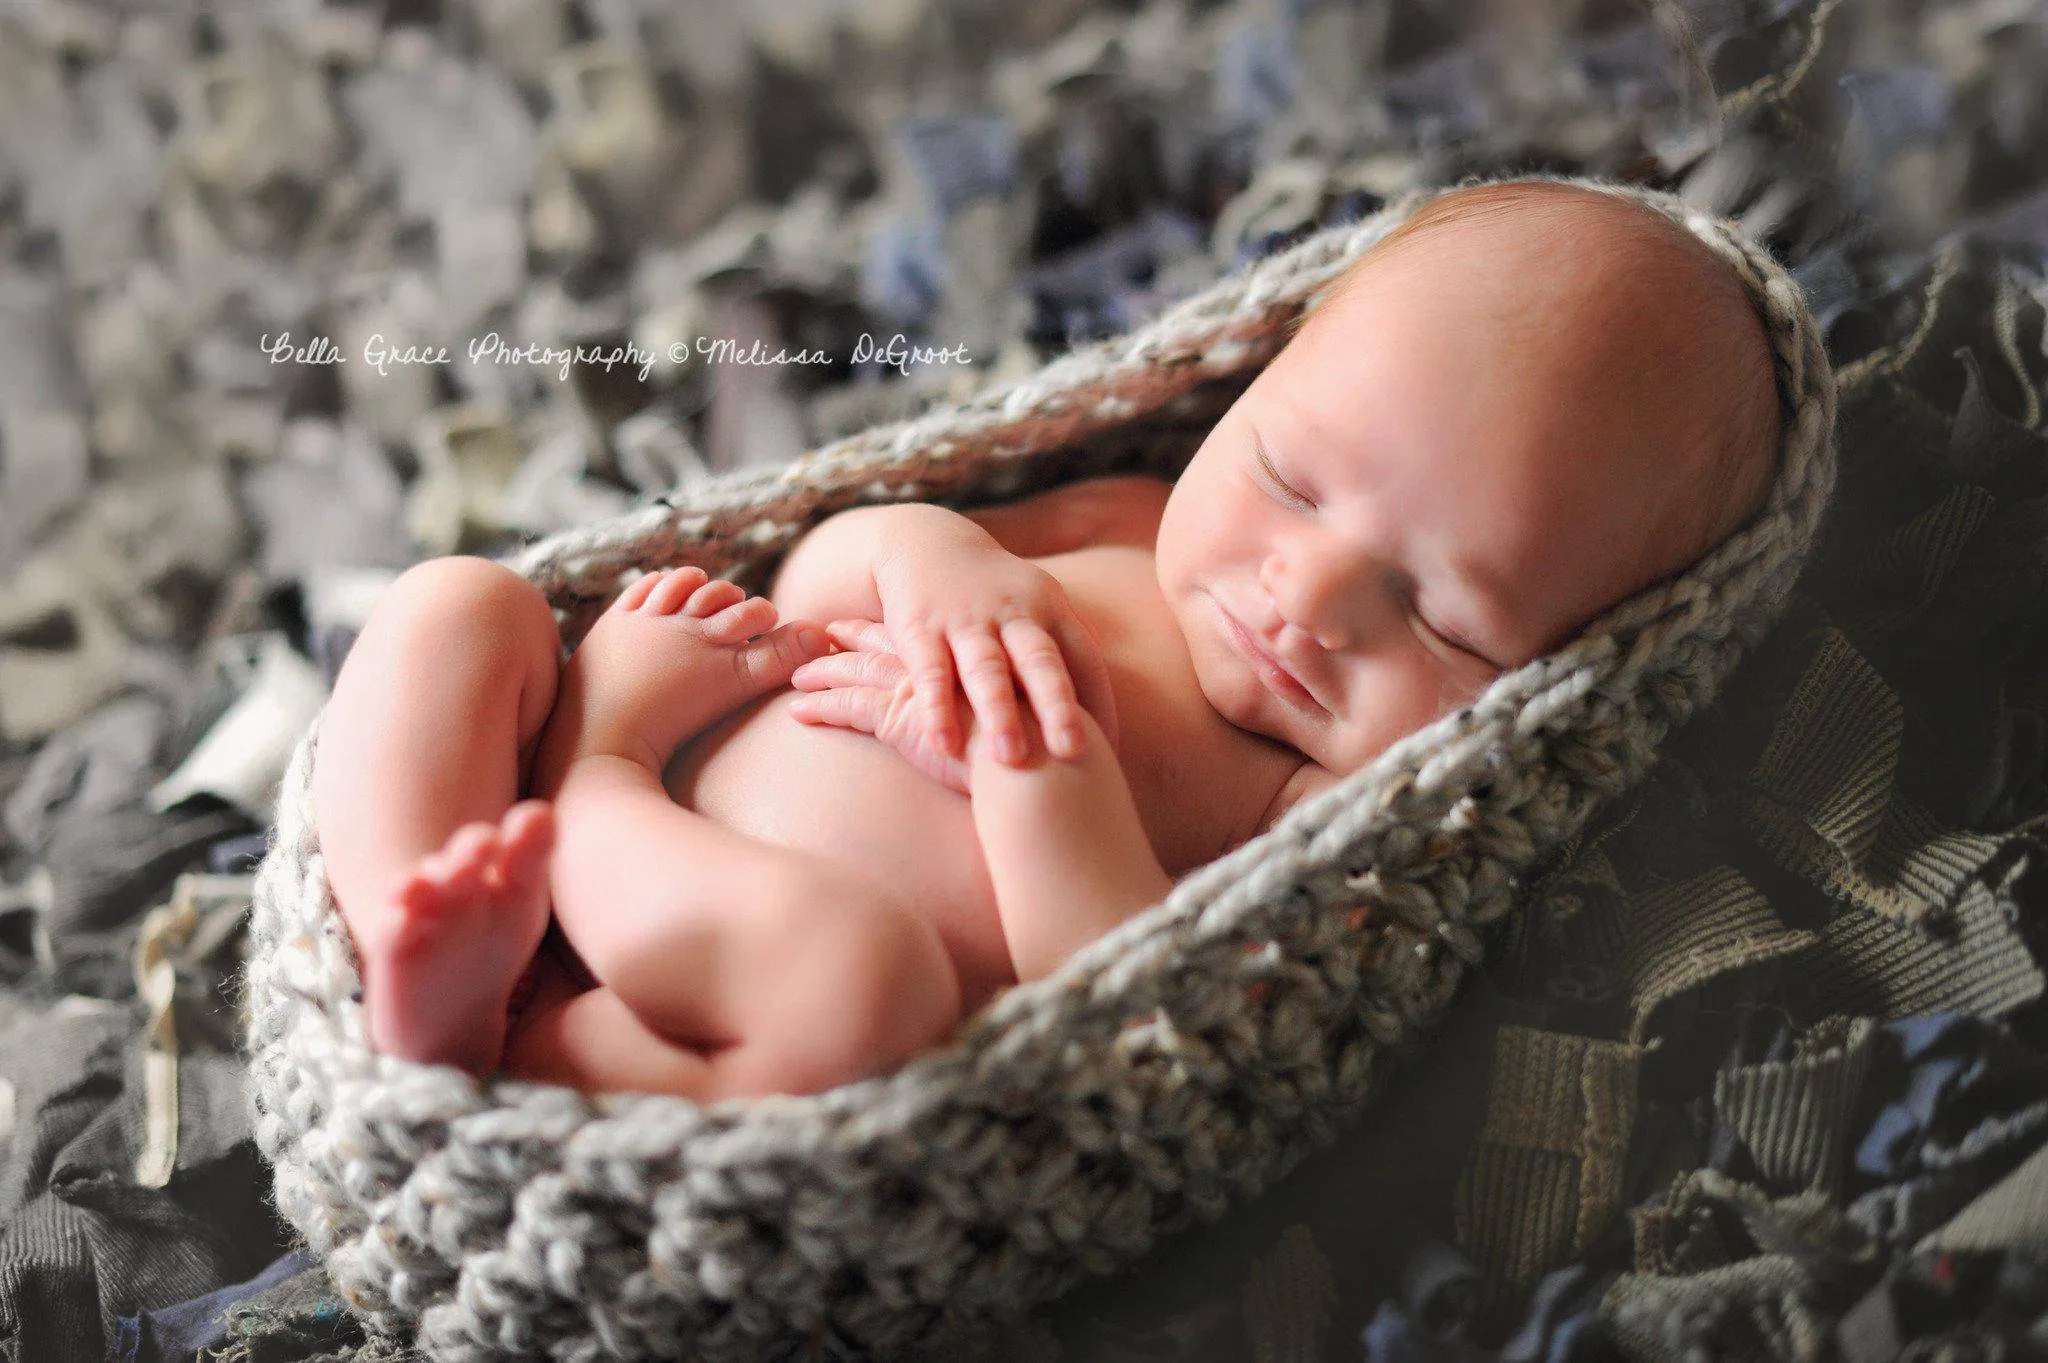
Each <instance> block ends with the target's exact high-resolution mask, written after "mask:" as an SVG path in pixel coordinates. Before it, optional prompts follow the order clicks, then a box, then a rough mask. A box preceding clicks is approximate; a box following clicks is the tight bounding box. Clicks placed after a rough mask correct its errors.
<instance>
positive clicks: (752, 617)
mask: <svg viewBox="0 0 2048 1363" xmlns="http://www.w3.org/2000/svg"><path fill="white" fill-rule="evenodd" d="M774 628H775V603H774V602H772V601H770V600H769V599H768V598H767V597H765V596H750V597H748V598H747V599H746V600H744V601H741V602H738V603H737V604H735V605H731V606H727V607H726V608H725V609H723V610H721V611H719V612H718V614H716V615H714V616H712V617H711V618H710V619H708V620H706V621H705V622H704V637H705V638H706V639H709V640H710V641H711V642H712V643H714V644H737V643H740V642H742V641H744V640H747V639H751V638H753V637H754V636H755V635H756V634H766V633H767V632H768V631H769V630H771V629H774Z"/></svg>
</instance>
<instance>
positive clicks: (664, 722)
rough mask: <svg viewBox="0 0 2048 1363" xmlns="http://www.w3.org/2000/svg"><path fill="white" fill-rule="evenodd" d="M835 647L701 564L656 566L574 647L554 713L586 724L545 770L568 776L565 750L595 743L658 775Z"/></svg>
mask: <svg viewBox="0 0 2048 1363" xmlns="http://www.w3.org/2000/svg"><path fill="white" fill-rule="evenodd" d="M830 647H831V641H830V640H829V639H828V638H826V636H825V632H824V631H823V630H822V629H819V628H818V627H817V626H815V625H811V624H806V623H803V622H791V623H789V624H784V625H780V626H778V625H776V623H775V606H774V603H772V602H770V601H769V600H768V599H767V598H766V597H762V596H748V595H747V594H746V592H745V591H744V590H743V589H741V588H740V587H739V586H737V585H736V584H734V583H731V582H727V581H724V580H722V579H720V580H713V579H711V578H710V577H709V576H708V575H707V574H706V573H705V571H704V570H703V569H702V568H697V567H688V568H670V569H667V570H665V571H662V572H655V573H649V574H648V575H647V576H646V577H643V578H641V579H640V580H639V581H637V582H635V583H634V584H633V585H632V586H630V587H628V588H626V590H625V592H624V593H623V594H622V595H621V596H620V597H619V599H618V600H617V601H615V602H613V603H612V606H611V608H610V609H609V610H607V611H606V612H605V613H604V614H603V615H602V616H600V617H598V620H597V623H596V624H594V625H592V626H591V627H590V633H589V634H587V635H586V636H584V639H583V642H582V644H581V645H579V646H578V647H577V649H576V651H575V652H574V653H573V654H571V655H570V657H569V664H568V666H567V668H565V669H564V671H563V681H562V695H561V698H560V699H558V700H557V701H556V705H555V713H556V716H557V717H558V718H559V717H566V716H574V717H575V718H574V719H573V720H569V721H568V722H570V723H573V724H575V725H576V727H577V732H576V734H575V735H574V737H573V739H571V740H570V746H572V747H573V751H572V752H568V753H562V752H560V751H555V752H549V753H547V755H546V756H547V758H548V759H552V760H544V763H543V766H544V768H546V769H547V770H546V776H548V777H553V778H558V777H559V775H560V774H561V771H563V770H565V769H566V764H565V763H564V762H563V761H562V759H563V758H565V757H566V758H567V759H568V760H571V761H573V760H574V758H576V757H580V756H584V755H586V754H589V753H594V752H609V753H615V754H617V755H619V756H622V757H628V758H631V759H633V760H635V761H638V762H642V763H644V764H646V765H648V766H649V767H650V769H652V770H653V771H655V773H656V774H657V775H658V774H659V772H660V768H661V766H662V765H663V764H664V763H666V762H667V760H668V758H669V756H670V755H671V754H672V753H674V751H675V750H676V748H677V747H678V746H679V745H680V744H681V743H682V742H683V740H685V739H687V738H689V737H690V736H692V735H693V734H695V733H697V732H698V731H700V730H702V729H704V728H705V727H707V726H708V725H710V724H711V723H712V722H713V721H715V720H717V719H720V718H722V717H723V716H725V715H726V714H729V713H730V712H731V711H733V710H734V709H736V708H738V707H739V706H741V705H744V704H745V703H746V702H748V701H750V700H752V699H754V698H755V697H756V696H760V695H764V694H766V693H767V692H769V691H774V690H778V689H780V688H781V687H783V686H786V685H788V683H789V674H790V673H792V672H794V671H795V670H796V669H797V668H798V667H800V666H801V665H803V664H804V663H806V662H808V661H810V660H811V659H812V658H815V657H817V656H819V655H820V654H823V653H825V652H827V651H828V650H829V649H830ZM551 727H553V726H552V725H551ZM548 746H549V747H552V748H555V749H560V748H561V747H562V746H564V745H563V744H562V743H561V742H560V741H559V740H558V741H557V742H555V743H553V744H549V745H548ZM544 751H545V750H544ZM541 778H542V773H540V772H537V773H536V780H537V788H538V789H539V790H540V791H541V792H542V793H547V792H548V791H549V790H551V789H552V787H551V786H549V785H547V784H546V783H545V781H544V780H542V779H541Z"/></svg>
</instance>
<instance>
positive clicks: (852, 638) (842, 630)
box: [825, 615, 896, 653]
mask: <svg viewBox="0 0 2048 1363" xmlns="http://www.w3.org/2000/svg"><path fill="white" fill-rule="evenodd" d="M825 634H826V637H828V638H830V639H831V640H832V642H833V643H835V644H837V645H839V646H840V647H841V648H869V649H876V650H879V651H880V652H883V653H894V652H895V651H896V641H895V640H894V639H893V638H891V637H890V635H889V631H888V630H887V629H886V628H885V627H884V626H883V624H882V622H881V621H880V620H869V619H866V618H865V617H862V616H858V615H854V616H848V617H847V618H846V619H843V620H828V621H826V622H825Z"/></svg>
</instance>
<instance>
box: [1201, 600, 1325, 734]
mask: <svg viewBox="0 0 2048 1363" xmlns="http://www.w3.org/2000/svg"><path fill="white" fill-rule="evenodd" d="M1217 610H1218V611H1219V612H1221V614H1222V616H1223V623H1224V630H1225V633H1226V634H1227V635H1228V637H1229V639H1230V644H1231V647H1232V648H1234V649H1235V650H1236V651H1237V653H1238V656H1239V657H1241V658H1243V659H1244V660H1245V661H1246V662H1247V663H1249V664H1251V666H1252V669H1253V670H1254V671H1256V672H1257V673H1258V674H1259V677H1260V679H1261V680H1263V681H1264V682H1265V683H1266V688H1267V689H1268V690H1270V691H1271V692H1273V694H1274V695H1276V696H1279V697H1280V699H1282V700H1284V701H1286V702H1287V703H1288V704H1290V705H1292V706H1294V707H1295V708H1296V709H1298V710H1302V711H1305V712H1308V713H1311V714H1317V715H1328V714H1329V711H1328V710H1327V709H1325V708H1324V706H1323V704H1322V702H1320V701H1318V700H1317V699H1316V697H1315V693H1314V692H1312V691H1310V690H1309V689H1308V687H1307V685H1305V684H1304V683H1303V682H1302V680H1301V678H1299V677H1297V676H1295V675H1294V674H1293V673H1292V672H1290V671H1288V670H1287V667H1286V666H1285V665H1284V664H1283V663H1282V662H1281V661H1280V660H1279V659H1278V658H1275V657H1274V656H1273V655H1272V654H1271V653H1269V652H1267V651H1266V648H1265V646H1264V645H1263V644H1261V643H1260V642H1259V641H1258V639H1257V637H1256V636H1254V635H1253V634H1252V632H1251V630H1249V629H1247V628H1246V627H1245V625H1244V623H1243V622H1242V621H1240V620H1239V619H1238V618H1237V617H1236V616H1234V615H1232V614H1231V613H1230V612H1229V611H1227V610H1224V609H1223V606H1222V603H1220V602H1219V603H1217Z"/></svg>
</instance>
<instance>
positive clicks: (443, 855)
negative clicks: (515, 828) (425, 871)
mask: <svg viewBox="0 0 2048 1363" xmlns="http://www.w3.org/2000/svg"><path fill="white" fill-rule="evenodd" d="M497 841H498V826H497V825H496V824H489V823H471V824H464V825H463V826H462V827H460V828H458V829H456V830H455V832H454V833H453V834H451V835H450V836H449V838H448V841H447V842H446V843H445V844H444V845H443V846H442V848H441V850H440V851H439V852H438V853H436V854H435V855H433V856H431V857H429V858H427V861H426V863H425V864H426V867H427V868H430V869H431V871H432V873H433V875H434V878H435V880H437V881H438V882H439V883H440V886H441V888H442V890H443V891H445V892H447V893H449V894H451V895H455V896H458V897H459V896H463V895H469V894H474V893H475V892H476V891H477V890H478V889H479V888H480V887H481V885H482V882H483V874H484V871H485V869H486V868H487V867H488V866H489V865H490V864H491V862H492V860H493V854H494V852H495V851H496V844H497Z"/></svg>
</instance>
